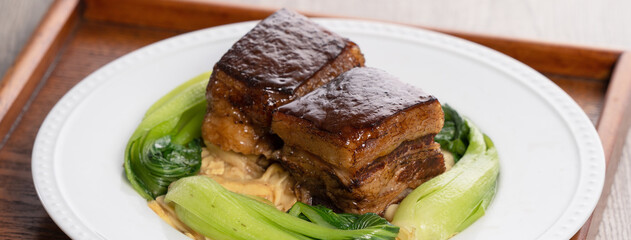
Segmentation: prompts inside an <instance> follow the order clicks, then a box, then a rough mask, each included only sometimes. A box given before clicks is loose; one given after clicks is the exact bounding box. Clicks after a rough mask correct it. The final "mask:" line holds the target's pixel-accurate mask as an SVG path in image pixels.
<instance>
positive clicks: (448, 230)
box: [392, 111, 499, 240]
mask: <svg viewBox="0 0 631 240" xmlns="http://www.w3.org/2000/svg"><path fill="white" fill-rule="evenodd" d="M454 112H455V111H454ZM446 114H447V113H446ZM449 114H451V117H453V116H455V115H454V114H453V113H449ZM452 119H453V118H452ZM464 123H465V124H466V126H467V128H468V132H469V133H468V137H467V140H468V143H469V145H468V146H467V148H466V151H465V152H464V155H463V156H462V158H461V159H460V161H459V162H458V163H457V164H456V165H454V167H453V168H452V169H451V170H449V171H447V172H445V173H443V174H441V175H439V176H437V177H435V178H433V179H431V180H429V181H427V182H425V183H423V184H421V185H420V186H419V187H417V188H416V189H415V190H414V191H412V193H410V194H409V195H408V196H407V197H405V198H404V199H403V201H401V204H400V205H399V208H398V209H397V211H396V212H395V214H394V219H393V220H392V223H393V224H394V225H396V226H399V227H400V228H401V233H400V234H399V238H400V239H418V240H420V239H447V238H449V237H451V236H453V235H454V234H456V233H458V232H460V231H462V230H464V229H465V228H467V227H468V226H469V225H471V224H472V223H473V222H475V220H477V219H478V218H480V217H482V216H483V215H484V213H485V211H486V208H487V207H488V206H489V204H490V202H491V200H492V199H493V196H494V195H495V189H496V184H497V178H498V174H499V155H498V153H497V149H496V148H495V145H494V144H493V142H492V141H491V139H490V138H489V137H488V136H486V135H484V134H483V133H482V132H481V131H480V130H479V129H478V128H477V127H476V126H475V125H473V123H471V122H470V121H468V120H464Z"/></svg>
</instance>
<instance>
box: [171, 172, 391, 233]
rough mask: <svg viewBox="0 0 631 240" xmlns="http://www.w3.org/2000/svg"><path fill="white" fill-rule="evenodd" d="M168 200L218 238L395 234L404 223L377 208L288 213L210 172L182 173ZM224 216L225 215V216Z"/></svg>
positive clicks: (187, 218) (197, 227)
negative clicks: (232, 188) (386, 216)
mask: <svg viewBox="0 0 631 240" xmlns="http://www.w3.org/2000/svg"><path fill="white" fill-rule="evenodd" d="M165 200H166V201H167V202H173V203H175V206H176V207H175V212H176V214H177V216H178V218H179V219H180V220H182V222H184V223H185V224H186V225H187V226H189V227H191V228H193V229H194V230H195V231H197V232H199V233H201V234H203V235H205V236H207V237H209V238H212V239H216V240H220V239H270V240H278V239H331V240H337V239H339V240H342V239H374V240H381V239H394V238H395V237H396V236H397V233H398V231H399V228H398V227H396V226H393V225H392V224H390V223H388V222H387V221H386V220H385V219H383V218H381V217H379V216H377V215H376V214H364V215H355V214H336V213H334V212H333V211H331V210H330V209H326V208H324V207H321V206H316V207H311V206H308V205H306V204H303V203H297V204H296V205H294V206H293V207H292V208H291V209H290V210H289V211H288V213H284V212H281V211H279V210H277V209H276V208H275V207H273V206H270V205H268V204H266V203H263V202H261V201H258V200H255V199H253V198H250V197H247V196H244V195H241V194H237V193H233V192H230V191H228V190H226V189H225V188H223V187H222V186H221V185H219V184H218V183H217V182H215V181H214V180H212V179H211V178H209V177H205V176H192V177H186V178H182V179H180V180H178V181H176V182H175V183H173V185H172V186H171V188H170V189H169V192H168V193H167V195H166V198H165ZM219 216H220V217H219Z"/></svg>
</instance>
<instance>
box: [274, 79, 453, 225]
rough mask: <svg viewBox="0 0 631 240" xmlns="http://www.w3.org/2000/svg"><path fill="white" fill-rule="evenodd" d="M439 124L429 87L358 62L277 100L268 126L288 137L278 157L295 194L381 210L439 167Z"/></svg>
mask: <svg viewBox="0 0 631 240" xmlns="http://www.w3.org/2000/svg"><path fill="white" fill-rule="evenodd" d="M442 124H443V112H442V109H441V106H440V103H439V102H438V100H437V99H436V98H435V97H433V96H432V95H429V94H426V93H424V92H423V91H422V90H420V89H418V88H415V87H413V86H410V85H408V84H405V83H402V82H400V81H398V80H397V79H395V78H394V77H393V76H391V75H390V74H388V73H386V72H384V71H382V70H378V69H374V68H355V69H352V70H349V71H348V72H346V73H344V74H342V75H340V76H339V77H337V78H336V79H335V80H333V81H331V82H330V83H328V84H326V85H324V86H322V87H320V88H318V89H316V90H314V91H312V92H311V93H309V94H307V95H305V96H303V97H300V98H298V99H296V100H295V101H293V102H292V103H289V104H287V105H284V106H282V107H280V108H279V109H278V110H277V111H276V112H275V113H274V116H273V121H272V130H273V131H274V132H275V133H276V134H278V136H279V137H280V138H281V139H282V140H283V141H284V142H285V146H284V147H283V150H282V153H281V156H282V159H281V162H282V164H283V165H284V166H285V167H286V168H288V169H289V171H290V172H291V173H292V174H293V175H294V178H296V179H297V181H298V186H299V188H301V189H300V191H301V192H303V194H301V195H299V196H298V197H299V198H300V200H302V201H307V202H308V201H309V200H310V199H309V198H310V197H317V198H323V197H324V198H328V199H330V200H331V201H332V202H333V203H334V204H335V205H336V206H337V207H338V208H340V209H341V210H342V211H345V212H351V213H365V212H375V213H382V212H383V210H384V209H385V208H386V207H387V206H388V205H389V204H391V203H393V202H396V201H398V200H400V198H401V197H402V196H400V195H401V194H403V193H404V192H405V190H406V189H408V188H415V187H417V186H418V185H419V184H421V183H422V182H424V181H426V180H428V179H430V178H432V177H434V176H436V175H438V174H440V173H442V172H444V170H445V167H444V162H443V158H442V154H441V153H440V146H439V145H438V144H437V143H435V142H434V140H433V138H434V135H435V134H437V133H438V132H439V131H440V130H441V128H442ZM322 189H326V191H323V190H322ZM303 190H304V191H303ZM304 192H308V194H305V193H304ZM323 195H324V196H323Z"/></svg>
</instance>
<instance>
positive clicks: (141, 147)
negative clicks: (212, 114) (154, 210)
mask: <svg viewBox="0 0 631 240" xmlns="http://www.w3.org/2000/svg"><path fill="white" fill-rule="evenodd" d="M209 77H210V72H207V73H203V74H201V75H199V76H197V77H194V78H193V79H191V80H189V81H187V82H185V83H183V84H182V85H180V86H178V87H177V88H175V89H174V90H172V91H171V92H169V93H168V94H167V95H165V96H163V97H162V98H160V99H159V100H158V101H157V102H156V103H154V104H153V105H152V106H151V107H150V108H149V110H147V113H145V116H144V118H143V120H142V121H141V123H140V125H139V126H138V128H137V129H136V131H135V132H134V133H133V134H132V136H131V138H130V139H129V142H128V143H127V148H126V150H125V164H124V165H125V166H124V167H125V174H126V176H127V179H128V180H129V182H130V183H131V185H132V187H133V188H134V189H135V190H136V191H137V192H138V193H139V194H140V195H141V196H142V197H144V198H146V199H147V200H151V199H155V198H156V197H157V196H160V195H163V194H165V193H166V191H167V187H168V186H169V184H170V183H171V182H173V181H175V180H177V179H179V178H181V177H185V176H190V175H193V174H196V173H197V172H198V171H199V168H200V165H201V149H202V141H201V139H200V136H201V130H200V129H201V124H202V121H203V120H204V114H205V113H206V99H205V92H206V85H207V84H208V79H209Z"/></svg>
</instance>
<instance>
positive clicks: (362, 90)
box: [278, 67, 436, 133]
mask: <svg viewBox="0 0 631 240" xmlns="http://www.w3.org/2000/svg"><path fill="white" fill-rule="evenodd" d="M433 101H436V98H434V96H432V95H430V94H427V93H425V92H423V91H422V90H421V89H419V88H416V87H414V86H412V85H409V84H406V83H403V82H401V81H399V80H398V79H396V78H395V77H394V76H392V75H390V74H388V73H387V72H385V71H383V70H380V69H376V68H369V67H363V68H354V69H351V70H349V71H348V72H346V73H344V74H342V75H340V76H338V77H337V78H336V79H334V80H333V81H331V82H329V83H328V84H326V85H324V86H322V87H320V88H318V89H315V90H314V91H312V92H311V93H309V94H307V95H305V96H303V97H301V98H298V99H296V100H295V101H293V102H291V103H289V104H286V105H284V106H282V107H280V108H279V109H278V111H280V112H282V113H284V114H287V115H293V116H295V117H297V118H302V119H305V120H308V121H310V122H312V123H313V125H314V126H315V127H317V128H319V129H323V130H326V131H328V132H331V133H346V132H348V131H353V130H352V129H363V128H368V127H372V126H376V125H378V124H379V123H380V122H381V121H383V120H385V119H386V118H388V117H390V116H393V115H395V114H397V113H399V112H402V111H404V110H406V109H408V108H410V107H413V106H416V105H419V104H425V103H429V102H433ZM349 127H350V128H352V129H348V128H349Z"/></svg>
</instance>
